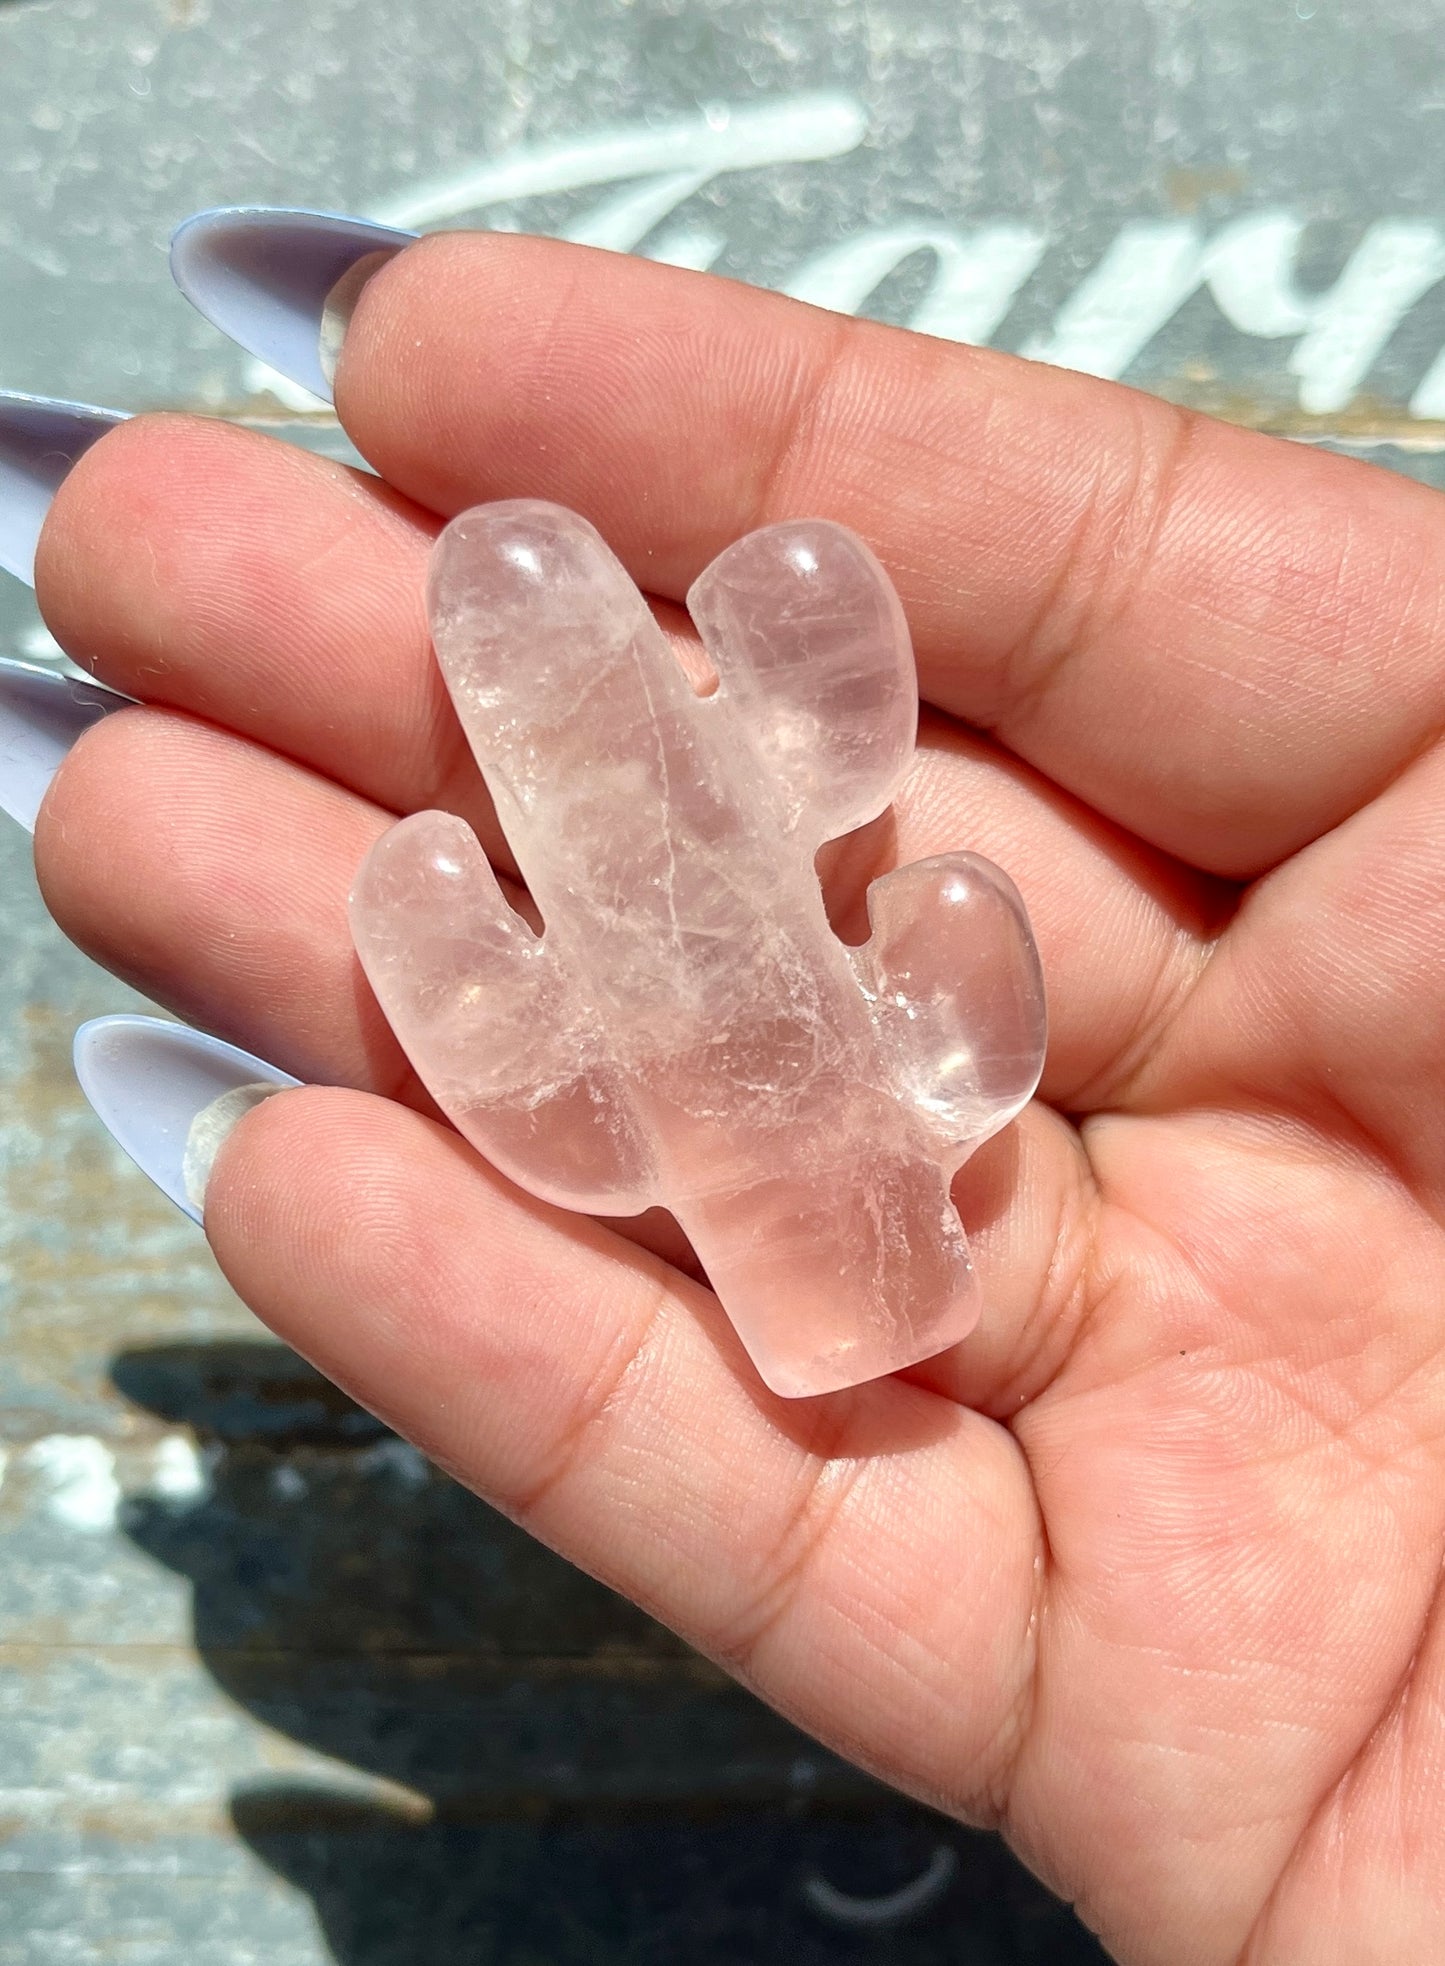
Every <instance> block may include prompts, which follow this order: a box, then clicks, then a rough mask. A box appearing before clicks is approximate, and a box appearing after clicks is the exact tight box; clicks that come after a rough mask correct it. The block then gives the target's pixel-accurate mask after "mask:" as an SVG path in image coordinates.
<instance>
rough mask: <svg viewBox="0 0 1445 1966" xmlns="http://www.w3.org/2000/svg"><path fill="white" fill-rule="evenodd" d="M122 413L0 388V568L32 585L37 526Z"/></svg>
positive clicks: (91, 405) (38, 536) (122, 417)
mask: <svg viewBox="0 0 1445 1966" xmlns="http://www.w3.org/2000/svg"><path fill="white" fill-rule="evenodd" d="M124 422H125V416H124V414H123V413H122V412H121V411H120V410H102V409H97V408H96V406H95V404H94V403H65V402H61V401H59V400H58V399H57V398H55V397H51V396H20V395H17V394H16V393H15V392H14V391H13V390H10V389H0V567H3V568H4V569H5V571H6V572H7V573H13V574H14V575H15V577H16V578H17V580H23V581H24V582H25V585H26V586H27V587H33V586H34V585H35V546H36V542H37V540H38V539H39V538H40V528H41V526H42V525H43V524H44V523H45V515H46V513H47V512H48V511H49V510H50V502H51V500H52V499H53V498H54V497H55V494H56V493H57V492H58V491H59V489H60V487H61V484H62V483H63V481H64V479H65V477H66V475H67V473H68V472H69V471H70V469H71V467H72V465H74V463H75V461H76V459H77V458H78V457H80V455H81V454H82V452H84V451H88V450H89V449H90V447H91V445H92V444H94V443H96V442H98V441H99V439H100V438H102V437H103V436H104V435H105V433H106V432H107V431H108V430H113V429H114V428H115V426H116V425H117V424H118V423H124Z"/></svg>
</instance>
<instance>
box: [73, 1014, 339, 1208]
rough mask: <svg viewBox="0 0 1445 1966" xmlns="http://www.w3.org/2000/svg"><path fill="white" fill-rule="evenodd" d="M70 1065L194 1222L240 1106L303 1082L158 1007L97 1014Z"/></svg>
mask: <svg viewBox="0 0 1445 1966" xmlns="http://www.w3.org/2000/svg"><path fill="white" fill-rule="evenodd" d="M75 1074H76V1077H77V1078H78V1079H79V1081H80V1087H81V1090H82V1091H83V1092H84V1094H85V1096H86V1098H87V1099H88V1100H89V1101H90V1103H91V1105H92V1106H93V1107H94V1108H95V1111H96V1114H97V1116H98V1117H99V1119H100V1120H101V1122H102V1124H103V1125H104V1126H105V1127H106V1129H107V1131H108V1132H109V1133H110V1134H111V1136H112V1137H113V1138H114V1139H115V1141H116V1142H117V1143H118V1145H120V1146H121V1147H123V1148H124V1149H125V1151H126V1153H128V1154H129V1155H130V1157H131V1159H132V1160H133V1161H134V1162H135V1164H136V1166H137V1167H138V1168H139V1169H140V1170H141V1172H142V1173H143V1174H147V1175H149V1176H150V1178H151V1180H152V1181H154V1182H155V1184H156V1186H157V1187H158V1188H159V1189H160V1191H161V1193H162V1194H163V1195H167V1196H169V1198H170V1199H171V1200H172V1201H173V1202H174V1203H175V1204H176V1207H177V1208H179V1209H181V1210H182V1211H183V1212H184V1213H185V1214H186V1215H189V1216H190V1218H191V1220H192V1221H193V1222H199V1221H201V1219H202V1217H203V1215H204V1212H205V1194H206V1187H207V1184H208V1182H209V1180H210V1177H211V1170H212V1168H213V1167H214V1165H215V1162H216V1156H217V1155H218V1154H219V1153H220V1150H221V1148H222V1147H223V1146H224V1145H225V1143H226V1141H227V1140H228V1139H229V1138H230V1136H231V1133H232V1132H233V1131H234V1129H235V1127H236V1126H237V1125H238V1124H239V1122H240V1121H241V1120H242V1119H243V1118H244V1117H245V1116H246V1114H247V1113H249V1112H250V1111H251V1109H252V1108H253V1107H255V1106H258V1105H259V1104H260V1103H261V1102H262V1100H264V1099H269V1098H270V1097H271V1096H272V1095H273V1094H274V1093H277V1092H284V1091H286V1090H287V1089H288V1088H290V1087H294V1086H298V1085H300V1083H301V1081H300V1079H294V1078H292V1077H291V1075H290V1073H289V1072H283V1071H281V1070H280V1069H279V1068H278V1067H277V1066H275V1065H268V1064H267V1062H266V1060H265V1059H264V1058H257V1057H256V1056H255V1055H254V1053H252V1052H249V1051H242V1050H241V1049H240V1048H239V1047H238V1046H236V1045H233V1044H223V1043H222V1042H221V1040H220V1039H219V1038H210V1037H207V1036H205V1035H204V1033H203V1032H200V1031H193V1030H191V1029H189V1027H188V1026H186V1025H184V1024H171V1023H167V1022H166V1020H165V1019H164V1018H160V1017H133V1016H123V1017H97V1018H94V1019H92V1021H91V1022H90V1023H88V1024H82V1025H81V1027H80V1029H79V1030H78V1031H77V1032H76V1034H75Z"/></svg>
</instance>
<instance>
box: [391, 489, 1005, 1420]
mask: <svg viewBox="0 0 1445 1966" xmlns="http://www.w3.org/2000/svg"><path fill="white" fill-rule="evenodd" d="M430 606H431V618H432V628H433V634H434V637H435V642H436V649H437V654H438V657H439V659H440V661H441V665H442V668H443V670H444V672H445V674H446V678H447V682H448V684H449V686H450V689H451V694H452V697H453V700H454V702H455V704H456V708H457V711H458V713H459V715H460V717H461V721H462V723H463V725H464V727H465V729H466V733H467V736H468V738H469V739H470V742H471V744H472V748H473V749H474V751H475V753H476V756H477V759H478V761H479V763H480V765H481V767H482V771H483V773H484V775H485V777H486V780H487V784H488V786H489V787H490V789H491V792H492V796H493V798H494V800H495V802H496V807H497V813H498V817H499V818H500V820H501V824H502V828H503V831H504V832H505V834H506V836H507V839H508V841H509V842H510V844H511V846H512V849H513V851H514V853H515V855H516V858H517V863H518V865H519V867H520V868H521V871H522V874H523V876H524V878H525V880H526V882H527V885H528V887H529V889H530V891H531V894H532V897H533V899H534V901H535V903H536V906H537V908H538V909H539V911H540V913H541V916H542V921H543V933H542V934H541V935H540V936H539V935H537V934H534V933H533V931H532V929H531V928H530V927H529V926H528V925H527V923H526V922H525V921H524V920H523V919H522V917H521V916H520V915H518V914H517V913H516V911H515V910H514V909H513V908H512V907H511V906H510V905H509V903H508V901H507V900H506V898H505V896H504V895H503V893H502V890H501V888H500V887H499V886H498V884H497V881H496V878H495V876H494V875H493V873H492V870H491V867H490V866H489V864H488V862H487V860H486V858H485V856H484V854H483V853H482V850H481V848H480V847H479V845H478V844H477V841H476V839H475V837H474V835H473V834H472V832H471V830H470V829H469V828H468V827H467V826H466V825H465V824H464V823H463V822H462V821H461V820H460V819H457V818H455V817H453V816H451V815H449V814H447V813H441V812H423V813H419V814H417V815H415V816H414V817H412V818H409V819H404V820H402V821H401V823H400V824H399V825H397V826H395V827H393V828H392V830H391V831H390V832H389V833H387V834H386V835H385V837H384V838H383V839H382V840H381V841H380V842H379V843H378V844H377V846H376V848H375V849H374V850H373V852H372V854H371V856H370V858H369V859H368V861H367V863H366V866H365V868H364V869H363V871H362V873H361V876H360V879H359V882H358V885H357V889H356V893H355V895H354V897H353V904H352V920H353V928H354V932H355V936H356V942H357V947H358V949H359V951H360V954H361V958H362V961H363V963H364V965H365V968H366V972H367V975H368V977H369V978H370V980H371V983H372V985H373V987H374V989H375V991H376V994H377V996H378V997H379V998H380V1000H381V1003H382V1006H383V1007H384V1009H385V1011H386V1013H387V1016H388V1017H389V1018H390V1020H391V1023H392V1025H393V1026H394V1028H395V1030H396V1032H397V1035H398V1037H399V1038H400V1039H401V1042H402V1044H403V1045H404V1046H405V1048H406V1050H407V1052H408V1053H409V1055H410V1057H411V1059H412V1061H413V1063H414V1064H415V1066H416V1068H417V1071H418V1072H419V1073H420V1075H421V1077H422V1079H423V1080H424V1081H425V1083H426V1084H427V1086H428V1087H429V1088H430V1090H431V1092H432V1093H433V1095H434V1096H435V1098H436V1099H437V1101H438V1103H439V1104H440V1105H441V1106H442V1108H443V1109H444V1110H445V1111H446V1113H447V1114H448V1115H449V1116H450V1117H451V1119H452V1120H453V1121H454V1122H455V1124H456V1126H457V1127H458V1128H459V1129H460V1131H461V1132H462V1133H463V1134H464V1135H465V1136H466V1137H467V1139H469V1140H470V1141H472V1142H473V1144H474V1145H475V1146H477V1147H478V1148H479V1149H480V1150H481V1151H482V1153H483V1154H485V1155H486V1156H487V1158H488V1159H489V1160H491V1161H492V1162H493V1163H494V1164H495V1165H496V1166H497V1167H498V1168H500V1169H501V1170H502V1171H503V1172H504V1173H505V1174H507V1175H508V1176H510V1178H511V1179H512V1180H514V1181H516V1182H518V1183H519V1184H520V1185H521V1186H522V1187H524V1188H526V1189H528V1190H530V1191H531V1192H532V1193H533V1194H535V1195H537V1196H540V1197H541V1198H543V1199H544V1200H547V1201H551V1202H555V1203H558V1204H560V1205H562V1206H564V1207H567V1208H574V1209H584V1210H587V1211H589V1212H592V1213H595V1214H604V1215H632V1214H636V1213H639V1212H641V1211H642V1210H643V1209H645V1208H648V1207H650V1206H651V1205H653V1204H654V1203H663V1204H665V1205H666V1206H667V1207H668V1208H670V1209H671V1210H672V1212H673V1214H674V1215H675V1216H676V1217H677V1219H678V1221H679V1222H680V1223H681V1225H682V1227H683V1229H684V1230H685V1231H686V1233H687V1235H688V1237H689V1238H690V1240H691V1242H692V1244H693V1247H694V1248H695V1249H696V1251H697V1254H698V1257H699V1259H700V1260H701V1262H702V1264H703V1266H704V1268H705V1269H706V1271H707V1274H708V1277H709V1279H710V1281H711V1282H712V1284H713V1286H714V1288H715V1289H716V1291H717V1294H718V1296H719V1297H720V1298H721V1300H722V1303H723V1305H724V1306H725V1308H726V1309H727V1311H728V1313H729V1315H730V1316H731V1318H732V1320H733V1323H734V1324H735V1326H736V1328H737V1330H738V1333H739V1335H740V1336H741V1338H742V1341H743V1343H744V1345H745V1346H746V1347H747V1350H748V1352H749V1353H750V1354H751V1356H752V1358H753V1360H754V1362H755V1364H756V1365H757V1368H758V1370H759V1372H760V1373H761V1374H762V1376H763V1378H764V1379H765V1380H766V1381H767V1383H768V1385H769V1386H771V1387H772V1388H773V1390H774V1391H775V1392H778V1393H784V1394H802V1393H820V1392H825V1391H830V1390H832V1389H834V1388H837V1387H841V1386H848V1385H852V1384H855V1383H856V1382H858V1381H860V1380H863V1379H871V1378H874V1377H876V1376H877V1375H878V1374H880V1373H884V1372H892V1371H896V1370H898V1369H899V1368H900V1367H902V1366H906V1365H910V1364H913V1363H914V1362H916V1361H917V1360H919V1359H921V1358H926V1357H929V1356H930V1355H931V1354H933V1353H935V1352H937V1351H940V1350H942V1349H943V1347H944V1346H946V1345H950V1344H952V1343H953V1342H954V1341H955V1340H956V1339H959V1338H961V1337H963V1336H964V1335H965V1333H966V1332H967V1331H968V1330H969V1329H970V1327H971V1326H972V1324H973V1322H974V1319H975V1317H976V1316H977V1310H978V1305H977V1286H976V1283H975V1280H974V1275H973V1270H972V1265H971V1263H970V1260H969V1254H968V1245H967V1241H966V1239H965V1236H964V1232H963V1228H962V1225H961V1223H960V1221H959V1218H958V1214H957V1211H956V1209H955V1208H954V1205H953V1203H952V1201H951V1199H950V1193H949V1186H950V1180H951V1177H952V1176H953V1174H954V1172H955V1171H956V1170H957V1168H958V1167H959V1166H960V1164H961V1163H962V1162H963V1161H964V1160H965V1158H966V1157H967V1156H968V1155H969V1154H970V1153H971V1152H972V1150H973V1149H974V1148H975V1147H977V1146H978V1145H979V1144H980V1142H982V1141H983V1140H985V1139H987V1138H988V1137H989V1135H990V1134H993V1133H995V1132H997V1131H998V1129H999V1128H1000V1127H1002V1126H1003V1125H1005V1124H1006V1123H1007V1122H1008V1121H1009V1120H1010V1119H1011V1118H1012V1117H1013V1116H1014V1115H1015V1114H1016V1113H1017V1112H1018V1111H1019V1110H1020V1108H1021V1107H1022V1106H1023V1105H1024V1104H1025V1103H1026V1102H1027V1100H1028V1099H1029V1097H1030V1095H1031V1094H1032V1092H1033V1090H1034V1087H1035V1085H1036V1084H1037V1082H1038V1076H1039V1071H1040V1067H1041V1063H1042V1057H1043V1043H1044V1004H1043V986H1042V981H1041V978H1040V974H1039V966H1038V957H1037V954H1036V952H1035V949H1034V944H1033V938H1032V936H1031V934H1030V931H1029V927H1028V921H1027V918H1026V916H1025V914H1024V910H1023V904H1022V903H1021V901H1020V900H1019V897H1018V894H1017V891H1016V890H1015V888H1014V886H1013V884H1012V882H1010V881H1009V879H1008V878H1007V876H1006V875H1004V874H1002V873H1000V872H999V870H998V869H997V868H996V867H993V866H991V865H990V864H989V863H988V862H987V861H984V860H980V859H978V858H977V857H976V856H974V855H973V854H969V853H951V854H945V855H941V856H940V857H939V858H937V859H934V860H925V861H921V862H919V863H918V864H916V865H914V866H910V867H902V868H899V869H898V870H897V871H896V872H895V873H891V874H887V875H884V876H883V877H882V878H881V879H879V880H876V881H874V883H873V884H872V886H871V888H870V889H869V891H868V912H869V919H870V922H871V926H872V938H871V940H870V941H869V942H868V943H867V944H866V945H865V946H864V947H862V948H857V949H852V948H848V947H846V946H845V945H844V944H843V943H842V942H840V941H839V940H838V938H837V937H836V936H835V935H834V934H833V932H832V930H831V929H830V927H829V925H828V921H827V917H826V915H825V913H824V908H823V900H822V894H821V891H820V888H819V884H818V877H817V874H816V871H815V865H814V862H815V856H816V854H817V851H818V848H819V847H820V846H821V845H822V844H823V842H824V841H826V840H830V839H834V838H836V837H838V836H839V835H840V834H842V833H845V832H848V831H850V830H851V829H853V828H854V827H857V826H861V825H862V824H864V823H865V822H866V821H867V820H870V819H873V818H875V817H876V816H877V815H878V814H879V813H881V812H882V811H883V810H884V809H885V808H886V807H887V805H888V803H889V801H890V800H891V798H892V796H893V794H894V792H895V790H896V789H897V787H898V785H899V782H900V780H901V779H902V778H903V776H904V774H905V773H906V771H907V770H908V767H909V763H910V761H911V759H912V755H913V746H914V737H915V731H916V725H917V717H918V693H917V684H916V682H915V679H914V671H913V661H912V653H911V649H910V645H909V640H908V631H907V627H906V625H905V623H904V620H903V613H902V609H901V608H900V606H899V603H898V599H897V597H896V595H895V594H894V592H893V589H892V587H891V586H890V585H889V582H888V579H887V576H886V575H885V574H884V572H883V570H882V568H881V567H880V566H879V565H878V562H877V561H876V560H875V559H874V557H873V555H872V553H871V552H870V551H869V550H868V548H867V547H866V546H864V545H863V544H862V542H861V541H860V540H858V539H856V538H854V537H853V535H852V534H851V533H848V532H845V531H844V530H843V529H842V528H841V527H839V526H835V525H832V524H829V523H826V522H824V521H820V520H807V521H801V522H797V523H791V524H786V525H777V526H769V527H766V528H765V529H764V530H762V531H760V532H755V533H751V534H749V535H748V537H747V538H745V539H741V540H739V541H738V542H737V544H736V545H734V546H731V547H729V548H728V549H727V551H726V552H724V553H722V554H721V555H720V556H719V557H718V558H717V559H716V560H714V561H713V563H712V565H711V566H710V567H709V568H708V569H707V571H706V572H705V573H704V574H703V575H702V576H701V577H700V579H699V580H698V581H697V583H696V585H695V586H694V587H693V589H692V591H691V593H690V594H689V596H688V606H689V607H690V609H691V611H692V615H693V619H694V621H695V622H696V624H697V627H698V630H699V633H700V634H701V636H702V639H703V643H704V645H705V647H706V649H707V651H708V654H709V656H710V658H711V660H712V663H713V666H714V668H715V670H716V673H717V687H716V689H715V690H714V691H713V693H712V694H711V695H700V694H698V692H697V690H696V689H695V688H694V687H693V684H692V682H691V681H690V680H689V679H688V677H687V675H686V674H685V672H684V669H683V667H682V665H681V664H680V663H679V661H678V660H677V658H676V657H675V655H674V654H673V652H672V650H671V649H670V648H669V646H668V643H667V641H666V639H665V638H664V636H663V635H662V633H661V632H660V630H659V629H658V628H657V626H656V625H655V623H654V622H653V619H652V616H651V615H650V613H649V611H648V609H647V606H646V604H645V603H644V601H643V599H642V597H641V595H640V594H639V593H638V591H637V589H636V588H635V587H634V586H633V584H632V581H631V580H630V579H629V578H628V576H627V574H626V573H625V572H624V571H623V569H622V567H621V566H620V565H619V564H618V562H617V561H616V560H615V559H614V558H613V556H612V554H611V552H610V551H609V550H608V548H607V547H606V546H605V545H604V543H603V541H602V540H601V538H600V537H599V536H598V534H597V533H596V532H595V531H594V530H593V528H592V527H591V526H590V525H588V524H587V523H586V522H585V521H584V520H583V519H580V518H579V517H577V515H576V514H575V513H572V512H567V511H564V510H562V509H561V508H560V507H558V506H553V505H545V504H541V503H536V502H532V501H519V502H516V503H510V504H499V505H488V506H480V507H478V508H477V509H476V510H474V511H471V512H466V513H463V514H462V516H461V517H460V518H458V519H455V520H453V522H452V523H451V525H449V526H448V527H447V529H446V531H445V532H444V533H443V534H442V536H441V539H440V541H439V542H438V544H437V548H436V552H435V555H434V558H433V562H432V572H431V581H430Z"/></svg>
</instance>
